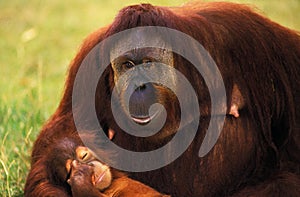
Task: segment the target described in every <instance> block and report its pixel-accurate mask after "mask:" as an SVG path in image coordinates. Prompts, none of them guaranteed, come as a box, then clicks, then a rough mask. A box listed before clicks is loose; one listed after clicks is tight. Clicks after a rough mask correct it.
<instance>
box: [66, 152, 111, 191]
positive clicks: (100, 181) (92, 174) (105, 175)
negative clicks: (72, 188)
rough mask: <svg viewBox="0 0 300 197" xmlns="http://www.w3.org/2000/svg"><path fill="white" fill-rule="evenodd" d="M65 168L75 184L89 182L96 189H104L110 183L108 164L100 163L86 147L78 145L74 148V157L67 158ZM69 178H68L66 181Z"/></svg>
mask: <svg viewBox="0 0 300 197" xmlns="http://www.w3.org/2000/svg"><path fill="white" fill-rule="evenodd" d="M66 169H67V171H68V174H69V177H72V181H74V179H75V182H77V184H80V185H84V184H83V183H86V182H87V181H88V182H91V183H92V184H93V185H94V186H95V187H96V188H97V189H99V190H101V191H102V190H104V189H106V188H108V187H109V186H110V185H111V182H112V174H111V171H110V168H109V166H107V165H105V164H103V163H101V162H100V161H99V160H97V158H96V157H95V154H94V153H93V152H92V151H91V150H90V149H89V148H87V147H84V146H79V147H77V148H76V159H75V160H72V159H68V160H67V162H66ZM70 180H71V179H68V183H69V184H70V185H72V183H71V182H70Z"/></svg>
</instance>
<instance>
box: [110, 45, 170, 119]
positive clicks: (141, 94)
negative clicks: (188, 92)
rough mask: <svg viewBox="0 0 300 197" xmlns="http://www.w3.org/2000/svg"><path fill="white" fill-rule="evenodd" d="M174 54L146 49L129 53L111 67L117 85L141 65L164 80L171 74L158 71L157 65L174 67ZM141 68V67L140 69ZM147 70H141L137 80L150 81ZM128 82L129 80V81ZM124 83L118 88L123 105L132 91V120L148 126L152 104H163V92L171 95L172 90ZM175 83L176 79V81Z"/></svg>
mask: <svg viewBox="0 0 300 197" xmlns="http://www.w3.org/2000/svg"><path fill="white" fill-rule="evenodd" d="M172 58H173V56H172V53H170V52H168V51H166V50H164V49H154V48H144V49H135V50H132V51H128V52H127V53H125V54H123V55H121V56H119V57H118V58H117V59H115V60H113V61H112V63H111V65H112V69H113V72H114V82H115V84H116V83H117V82H118V80H119V79H120V76H121V75H123V74H125V72H126V71H128V70H129V69H138V67H139V65H144V66H145V68H146V69H147V72H149V71H150V72H152V73H154V75H157V77H160V78H164V77H166V76H167V75H168V77H169V76H170V74H171V73H164V72H163V71H161V72H160V71H159V70H157V67H156V66H155V64H156V63H162V64H165V65H168V66H173V59H172ZM139 68H141V67H139ZM144 71H145V70H143V69H140V70H139V71H138V75H137V76H134V77H136V78H141V79H146V80H147V79H148V78H147V74H146V73H145V72H144ZM127 81H128V80H127ZM127 81H125V82H124V83H122V87H117V91H118V94H119V95H120V97H121V98H120V99H121V102H122V104H123V105H124V94H125V93H126V91H128V90H130V89H132V90H133V93H132V95H131V96H130V100H129V113H130V116H131V118H132V119H133V120H134V121H135V122H136V123H139V124H147V123H149V122H150V121H151V119H152V118H154V117H150V116H151V115H149V112H148V110H149V108H150V106H151V105H152V104H155V103H161V104H163V103H162V100H163V99H162V98H161V95H162V93H161V91H166V92H168V93H169V94H171V92H170V90H168V89H167V88H165V87H163V86H161V85H160V84H155V83H151V82H149V83H140V84H137V83H126V82H127ZM174 83H175V79H174Z"/></svg>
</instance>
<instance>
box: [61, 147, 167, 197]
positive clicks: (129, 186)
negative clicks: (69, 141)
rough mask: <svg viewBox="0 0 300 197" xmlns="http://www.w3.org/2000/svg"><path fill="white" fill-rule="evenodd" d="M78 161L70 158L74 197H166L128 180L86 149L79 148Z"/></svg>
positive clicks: (77, 150) (69, 178)
mask: <svg viewBox="0 0 300 197" xmlns="http://www.w3.org/2000/svg"><path fill="white" fill-rule="evenodd" d="M75 157H76V159H75V160H72V159H68V160H67V162H66V169H67V171H68V174H69V177H68V180H67V182H68V183H69V185H70V186H71V190H72V196H73V197H83V196H90V197H112V196H114V197H118V196H120V197H121V196H125V197H126V196H128V197H143V196H144V197H146V196H147V197H148V196H150V197H163V196H167V195H163V194H160V193H159V192H157V191H155V190H154V189H152V188H150V187H148V186H146V185H144V184H143V183H141V182H138V181H135V180H133V179H130V178H128V177H127V176H126V175H125V174H124V173H121V172H119V171H117V170H115V169H111V168H110V167H109V166H107V165H105V164H103V163H102V162H100V161H99V160H98V159H96V157H95V154H94V153H93V152H92V151H91V150H90V149H89V148H87V147H85V146H78V147H77V148H76V156H75Z"/></svg>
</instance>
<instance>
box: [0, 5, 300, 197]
mask: <svg viewBox="0 0 300 197" xmlns="http://www.w3.org/2000/svg"><path fill="white" fill-rule="evenodd" d="M140 2H151V3H153V4H156V5H180V4H182V3H183V2H184V0H151V1H147V0H146V1H142V0H140V1H134V0H130V1H118V0H110V1H104V0H90V1H83V0H73V1H60V0H31V1H25V0H9V1H5V0H0V74H1V77H0V139H1V140H0V196H22V189H23V187H24V182H25V179H26V175H27V173H28V169H29V167H30V151H31V148H32V145H33V142H34V140H35V139H36V137H37V135H38V132H39V129H40V127H41V125H42V124H43V122H45V120H46V119H47V118H48V117H49V116H50V115H51V114H52V113H53V111H54V110H55V108H56V106H57V105H58V102H59V99H60V97H61V95H62V91H63V85H64V78H65V76H66V71H67V68H68V64H69V62H70V60H71V59H72V57H73V56H74V55H75V53H76V51H77V49H78V47H79V45H80V43H81V42H82V40H83V38H84V37H85V36H86V35H87V34H88V33H90V32H92V31H93V30H95V29H96V28H98V27H100V26H103V25H105V24H108V23H109V22H110V21H112V19H113V17H114V16H115V15H116V13H117V11H118V10H119V9H120V8H122V7H123V6H125V5H128V4H133V3H140ZM238 2H243V3H249V4H254V5H256V6H257V7H258V8H259V9H260V10H262V12H263V13H265V14H266V15H267V16H269V17H270V18H272V19H273V20H275V21H277V22H279V23H281V24H283V25H285V26H288V27H290V28H293V29H297V30H300V20H299V18H300V0H286V1H273V0H265V1H259V0H252V1H249V0H240V1H238Z"/></svg>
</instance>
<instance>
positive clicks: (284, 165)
mask: <svg viewBox="0 0 300 197" xmlns="http://www.w3.org/2000/svg"><path fill="white" fill-rule="evenodd" d="M149 25H156V26H166V27H170V28H174V29H177V30H180V31H182V32H184V33H187V34H189V35H191V36H193V37H194V38H195V39H196V40H198V41H199V42H200V43H201V44H202V45H203V46H204V48H205V49H206V50H207V51H209V52H210V54H211V56H212V57H213V59H214V60H215V62H216V64H217V65H218V67H219V69H220V71H221V73H222V76H223V78H224V83H225V86H226V90H227V95H229V101H228V103H230V99H231V97H230V95H231V91H232V87H233V86H234V84H237V85H238V87H239V89H240V91H241V94H242V95H243V99H244V102H245V106H244V108H243V109H241V110H240V117H239V118H234V117H232V116H230V115H228V116H227V118H226V121H225V125H224V129H223V132H222V133H221V136H220V138H219V140H218V142H217V144H216V145H215V147H214V149H213V150H212V151H211V152H210V153H209V154H208V155H206V156H205V157H204V158H198V156H197V154H198V151H199V147H200V145H201V142H202V139H203V135H204V134H205V130H206V128H207V125H208V121H209V118H207V116H206V115H209V114H208V111H209V110H208V108H209V96H208V92H207V89H206V88H205V86H204V85H203V84H204V82H203V79H202V78H201V76H199V75H198V74H193V73H196V71H195V70H193V69H194V68H193V67H191V66H189V64H188V62H186V61H185V60H183V59H182V58H180V57H177V56H175V57H174V62H175V68H177V69H178V70H179V71H181V72H182V73H183V74H184V75H186V76H187V78H188V79H189V80H190V81H191V83H192V85H193V87H194V88H195V90H196V92H197V93H198V94H199V95H201V97H200V98H199V103H200V110H201V114H202V115H203V114H204V116H202V117H201V119H200V126H199V132H198V133H197V135H196V138H195V140H194V141H193V143H192V144H191V146H190V147H189V148H188V150H187V151H186V152H185V153H184V154H183V155H182V156H181V157H180V158H178V159H177V160H176V161H174V162H173V163H171V164H170V165H168V166H166V167H164V168H162V169H159V170H155V171H150V172H145V173H131V176H132V177H134V178H135V179H137V180H140V181H142V182H144V183H146V184H148V185H150V186H152V187H153V188H155V189H157V190H158V191H160V192H163V193H167V194H171V195H172V196H230V195H232V196H235V195H236V196H245V195H249V196H278V195H280V194H284V195H287V196H296V195H299V187H300V168H299V164H300V156H299V155H300V154H299V153H300V136H299V133H300V105H298V104H299V103H300V66H299V65H300V38H299V35H298V34H297V33H296V32H294V31H292V30H289V29H287V28H285V27H282V26H280V25H278V24H276V23H274V22H272V21H270V20H269V19H267V18H265V17H263V16H261V15H259V14H257V13H255V12H253V11H252V10H251V9H250V8H248V7H246V6H243V5H239V4H232V3H193V4H190V5H186V6H184V7H178V8H164V7H153V6H151V5H148V4H143V5H137V6H130V7H126V8H124V9H123V10H121V11H120V13H119V14H118V16H117V17H116V19H115V20H114V21H113V23H112V24H111V25H109V26H108V27H105V28H102V29H100V30H98V31H96V32H95V33H93V34H91V35H90V36H89V37H88V38H87V39H86V40H85V42H84V44H83V46H82V48H81V50H80V51H79V53H78V54H77V56H76V57H75V59H74V60H73V62H72V63H71V66H70V71H69V76H68V79H67V82H66V88H65V93H64V96H63V98H62V100H61V103H60V105H59V108H58V109H57V111H56V112H55V114H54V115H53V116H52V117H51V119H50V120H49V121H48V122H47V123H46V124H45V125H44V127H43V129H42V132H41V134H40V135H39V137H38V139H37V141H36V143H35V145H34V148H33V153H32V168H31V171H30V173H29V175H28V178H27V182H26V186H25V196H45V195H57V196H70V194H69V192H70V190H69V188H68V187H67V186H65V185H64V184H63V183H57V182H55V180H53V179H52V178H51V177H52V175H51V174H50V173H49V170H47V167H48V166H47V165H48V164H49V162H51V161H49V160H48V157H47V153H48V152H49V151H50V150H51V149H52V148H53V147H52V144H53V142H55V141H57V140H58V139H62V138H74V139H76V140H79V139H78V134H77V133H76V132H73V131H74V130H76V128H75V126H74V122H73V117H72V113H73V112H72V88H73V83H74V79H75V76H76V73H77V71H78V68H79V66H80V64H81V62H82V60H83V59H84V57H85V56H86V55H87V53H88V52H89V51H90V50H91V49H92V48H93V47H94V46H95V45H96V44H97V43H99V42H100V41H101V40H103V39H104V38H106V37H108V36H110V35H113V34H114V33H116V32H120V31H122V30H126V29H129V28H133V27H136V26H149ZM184 65H186V66H184ZM193 71H194V72H193ZM112 87H113V81H112V71H111V69H110V68H108V69H107V70H106V72H105V76H104V77H103V78H101V81H100V82H99V86H98V89H97V91H98V92H97V94H96V96H97V99H96V100H97V101H98V103H97V109H98V112H99V114H98V116H99V120H100V122H101V123H102V126H103V127H104V129H106V130H107V128H109V127H110V128H113V129H115V131H116V133H117V134H116V137H115V139H114V140H115V142H118V143H120V144H122V145H123V146H125V147H126V148H134V147H137V148H138V149H139V150H143V148H147V147H143V145H142V144H141V143H140V142H138V141H136V139H131V138H130V137H129V136H126V134H124V132H122V131H120V129H119V128H118V127H117V125H115V123H114V121H113V119H112V115H111V112H110V109H109V107H108V106H110V105H109V102H110V90H111V88H112ZM229 107H230V106H229ZM103 111H104V112H105V113H102V114H100V112H103ZM175 112H176V111H175ZM83 116H84V112H83ZM200 131H201V132H200ZM128 140H129V143H128ZM134 140H135V141H136V142H135V143H133V142H134ZM137 145H139V146H137ZM144 146H145V145H144ZM51 147H52V148H51ZM62 151H63V150H62Z"/></svg>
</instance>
